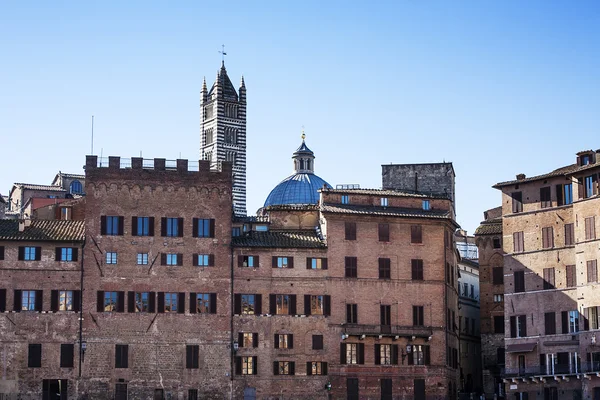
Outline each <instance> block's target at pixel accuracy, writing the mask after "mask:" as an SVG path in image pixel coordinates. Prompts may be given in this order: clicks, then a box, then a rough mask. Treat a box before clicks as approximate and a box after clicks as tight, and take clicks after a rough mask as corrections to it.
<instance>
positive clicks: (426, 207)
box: [423, 200, 431, 211]
mask: <svg viewBox="0 0 600 400" xmlns="http://www.w3.org/2000/svg"><path fill="white" fill-rule="evenodd" d="M430 209H431V204H430V203H429V200H423V210H425V211H429V210H430Z"/></svg>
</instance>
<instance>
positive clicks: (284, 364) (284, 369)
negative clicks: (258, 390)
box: [273, 361, 295, 375]
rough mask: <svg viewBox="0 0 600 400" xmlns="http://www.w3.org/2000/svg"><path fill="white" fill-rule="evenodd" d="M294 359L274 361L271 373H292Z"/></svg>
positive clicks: (293, 372)
mask: <svg viewBox="0 0 600 400" xmlns="http://www.w3.org/2000/svg"><path fill="white" fill-rule="evenodd" d="M294 374H295V366H294V361H274V362H273V375H294Z"/></svg>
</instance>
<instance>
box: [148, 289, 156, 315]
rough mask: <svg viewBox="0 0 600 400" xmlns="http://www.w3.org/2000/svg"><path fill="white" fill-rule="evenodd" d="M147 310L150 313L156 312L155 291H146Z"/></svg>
mask: <svg viewBox="0 0 600 400" xmlns="http://www.w3.org/2000/svg"><path fill="white" fill-rule="evenodd" d="M148 312H150V313H155V312H156V293H155V292H150V293H148Z"/></svg>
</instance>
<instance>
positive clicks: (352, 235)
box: [344, 222, 356, 240]
mask: <svg viewBox="0 0 600 400" xmlns="http://www.w3.org/2000/svg"><path fill="white" fill-rule="evenodd" d="M344 232H345V238H346V240H356V222H345V223H344Z"/></svg>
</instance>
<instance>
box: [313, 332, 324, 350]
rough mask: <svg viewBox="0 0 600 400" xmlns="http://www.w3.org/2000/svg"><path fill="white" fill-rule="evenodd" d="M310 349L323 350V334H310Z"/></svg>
mask: <svg viewBox="0 0 600 400" xmlns="http://www.w3.org/2000/svg"><path fill="white" fill-rule="evenodd" d="M312 349H313V350H323V335H312Z"/></svg>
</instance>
